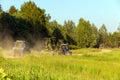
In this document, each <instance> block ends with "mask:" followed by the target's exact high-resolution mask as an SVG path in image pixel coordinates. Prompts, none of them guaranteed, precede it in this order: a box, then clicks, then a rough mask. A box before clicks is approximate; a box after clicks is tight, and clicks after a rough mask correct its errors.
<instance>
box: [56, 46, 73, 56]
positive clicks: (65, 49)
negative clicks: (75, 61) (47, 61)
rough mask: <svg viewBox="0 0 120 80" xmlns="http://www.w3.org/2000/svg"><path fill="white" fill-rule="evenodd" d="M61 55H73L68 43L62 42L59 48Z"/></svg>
mask: <svg viewBox="0 0 120 80" xmlns="http://www.w3.org/2000/svg"><path fill="white" fill-rule="evenodd" d="M58 54H59V55H72V53H71V52H70V49H69V46H68V44H61V45H60V47H59V50H58Z"/></svg>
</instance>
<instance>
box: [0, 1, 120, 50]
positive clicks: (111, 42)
mask: <svg viewBox="0 0 120 80" xmlns="http://www.w3.org/2000/svg"><path fill="white" fill-rule="evenodd" d="M51 17H52V16H50V14H47V13H46V12H45V9H41V8H40V7H38V6H37V5H36V4H35V3H34V2H32V1H28V2H25V3H24V4H23V5H21V8H20V9H16V7H15V6H14V5H12V6H11V7H10V8H9V10H8V11H4V10H3V9H2V6H1V5H0V46H1V47H5V46H3V44H4V45H5V44H7V42H6V39H7V40H9V39H12V40H13V41H15V40H17V39H21V40H25V41H27V42H29V43H30V44H31V47H32V46H34V44H35V42H36V41H41V40H44V39H47V42H48V43H49V44H51V45H52V46H57V45H58V44H59V43H68V44H69V45H70V47H71V48H72V49H78V48H101V47H103V48H118V47H120V27H118V30H117V31H115V32H108V30H107V28H106V26H105V24H102V26H101V27H100V28H98V27H97V26H96V25H95V24H94V23H91V22H90V21H89V20H85V19H83V18H80V19H79V22H78V24H75V23H74V21H72V20H67V21H66V20H65V21H64V24H59V23H58V22H57V20H53V21H51Z"/></svg>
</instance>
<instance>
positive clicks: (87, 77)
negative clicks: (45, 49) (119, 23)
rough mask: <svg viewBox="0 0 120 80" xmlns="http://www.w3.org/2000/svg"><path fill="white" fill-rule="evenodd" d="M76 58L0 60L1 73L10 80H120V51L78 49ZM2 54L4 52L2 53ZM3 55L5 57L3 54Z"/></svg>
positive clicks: (48, 57) (44, 56)
mask: <svg viewBox="0 0 120 80" xmlns="http://www.w3.org/2000/svg"><path fill="white" fill-rule="evenodd" d="M72 52H73V53H74V55H73V56H57V55H55V56H51V55H38V54H37V55H34V54H33V53H32V54H30V55H27V56H25V57H24V58H12V59H9V58H8V59H6V58H3V57H0V69H2V70H4V72H2V73H0V77H1V75H3V73H5V74H6V75H5V77H4V79H3V77H1V79H3V80H5V78H6V77H7V78H9V79H11V80H120V50H119V49H109V50H108V49H79V50H73V51H72ZM0 53H1V54H2V50H1V51H0ZM1 56H2V55H1Z"/></svg>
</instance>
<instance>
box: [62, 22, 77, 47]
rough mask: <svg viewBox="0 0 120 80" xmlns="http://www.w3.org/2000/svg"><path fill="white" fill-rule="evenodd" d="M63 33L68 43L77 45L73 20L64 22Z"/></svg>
mask: <svg viewBox="0 0 120 80" xmlns="http://www.w3.org/2000/svg"><path fill="white" fill-rule="evenodd" d="M63 28H64V29H63V30H62V33H63V35H64V38H65V40H66V42H67V43H69V44H74V45H75V44H76V41H75V37H76V36H75V35H76V34H75V28H76V26H75V23H74V22H73V21H72V20H68V21H64V25H63Z"/></svg>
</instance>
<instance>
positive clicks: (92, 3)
mask: <svg viewBox="0 0 120 80" xmlns="http://www.w3.org/2000/svg"><path fill="white" fill-rule="evenodd" d="M26 1H29V0H0V4H1V5H2V9H3V10H4V11H8V10H9V8H10V6H11V5H14V6H15V7H16V8H17V9H20V6H21V5H22V4H24V2H26ZM31 1H34V2H35V4H36V5H37V6H38V7H40V8H42V9H45V10H46V14H50V15H51V20H57V22H58V23H60V24H64V21H65V20H73V21H74V22H75V24H76V25H77V24H78V21H79V19H80V18H84V19H85V20H89V21H90V22H91V23H94V24H95V25H96V26H97V27H98V28H100V27H101V26H102V24H105V25H106V28H107V30H108V31H109V32H115V31H117V28H118V26H120V0H31Z"/></svg>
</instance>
